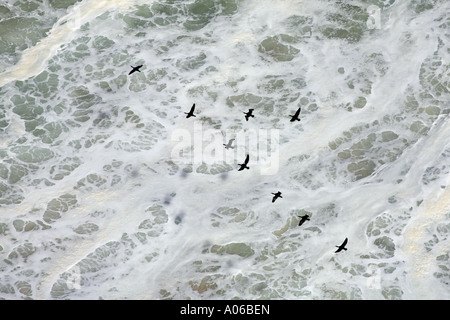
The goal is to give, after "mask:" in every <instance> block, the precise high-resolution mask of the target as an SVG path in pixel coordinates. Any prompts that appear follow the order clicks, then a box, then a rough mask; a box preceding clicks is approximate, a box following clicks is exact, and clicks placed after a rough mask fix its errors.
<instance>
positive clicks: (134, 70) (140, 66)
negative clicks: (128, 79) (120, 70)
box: [128, 64, 143, 75]
mask: <svg viewBox="0 0 450 320" xmlns="http://www.w3.org/2000/svg"><path fill="white" fill-rule="evenodd" d="M142 66H143V65H142V64H141V65H139V66H137V67H133V66H131V67H132V68H133V70H131V71H130V73H129V74H128V75H130V74H132V73H135V72H136V71H139V72H141V70H139V69H140V68H142Z"/></svg>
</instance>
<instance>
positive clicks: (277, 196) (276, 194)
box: [272, 191, 283, 203]
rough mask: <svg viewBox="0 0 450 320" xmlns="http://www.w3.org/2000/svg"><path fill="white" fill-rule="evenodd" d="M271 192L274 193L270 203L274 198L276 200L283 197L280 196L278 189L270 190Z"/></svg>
mask: <svg viewBox="0 0 450 320" xmlns="http://www.w3.org/2000/svg"><path fill="white" fill-rule="evenodd" d="M272 194H273V195H274V196H273V198H272V203H273V202H275V200H277V199H278V198H283V197H282V196H281V192H280V191H278V192H277V193H273V192H272Z"/></svg>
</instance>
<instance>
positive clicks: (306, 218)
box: [298, 214, 309, 226]
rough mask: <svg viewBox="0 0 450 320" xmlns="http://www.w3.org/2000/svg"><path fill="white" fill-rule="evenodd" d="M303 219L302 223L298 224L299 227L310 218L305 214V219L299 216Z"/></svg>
mask: <svg viewBox="0 0 450 320" xmlns="http://www.w3.org/2000/svg"><path fill="white" fill-rule="evenodd" d="M298 217H299V218H301V220H300V222H299V223H298V225H299V226H301V225H302V224H303V223H304V222H305V221H309V216H308V215H307V214H305V215H304V216H303V217H300V216H298Z"/></svg>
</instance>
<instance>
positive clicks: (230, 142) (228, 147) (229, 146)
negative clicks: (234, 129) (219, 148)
mask: <svg viewBox="0 0 450 320" xmlns="http://www.w3.org/2000/svg"><path fill="white" fill-rule="evenodd" d="M233 141H234V139H230V140H229V141H228V143H227V144H223V145H224V146H225V149H230V148H231V149H234V147H233V146H232V145H231V144H232V143H233Z"/></svg>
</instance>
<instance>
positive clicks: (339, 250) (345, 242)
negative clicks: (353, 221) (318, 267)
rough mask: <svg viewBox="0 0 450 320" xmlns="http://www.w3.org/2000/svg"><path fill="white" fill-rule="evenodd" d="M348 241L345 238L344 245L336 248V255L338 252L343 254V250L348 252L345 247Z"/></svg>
mask: <svg viewBox="0 0 450 320" xmlns="http://www.w3.org/2000/svg"><path fill="white" fill-rule="evenodd" d="M347 241H348V239H347V238H345V240H344V242H342V244H341V245H340V246H336V247H337V248H338V249H337V250H336V251H335V253H337V252H341V251H342V250H347V248H346V247H345V245H346V244H347Z"/></svg>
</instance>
